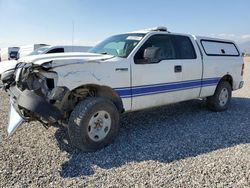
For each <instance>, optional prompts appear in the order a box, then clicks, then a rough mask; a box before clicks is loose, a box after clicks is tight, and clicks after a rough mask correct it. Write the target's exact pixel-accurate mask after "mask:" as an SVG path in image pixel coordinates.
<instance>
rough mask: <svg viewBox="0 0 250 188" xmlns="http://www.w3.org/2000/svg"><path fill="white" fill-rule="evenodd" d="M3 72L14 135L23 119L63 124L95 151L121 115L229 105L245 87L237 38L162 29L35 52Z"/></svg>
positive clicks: (220, 108)
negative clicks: (83, 48) (85, 47)
mask: <svg viewBox="0 0 250 188" xmlns="http://www.w3.org/2000/svg"><path fill="white" fill-rule="evenodd" d="M0 70H1V67H0ZM3 70H5V71H4V72H2V73H1V72H0V74H1V80H2V82H3V84H4V89H5V90H6V91H7V92H8V93H9V94H10V98H11V113H10V114H11V117H10V122H9V126H8V133H9V134H10V135H11V134H13V133H14V131H15V130H16V129H17V128H18V127H19V126H20V125H21V124H22V123H23V122H24V121H32V120H39V121H41V122H43V123H44V124H45V125H53V124H55V123H57V124H66V125H67V126H68V134H69V137H70V139H71V142H72V144H73V145H74V146H76V147H78V148H80V149H82V150H84V151H95V150H97V149H100V148H102V147H105V146H106V145H108V144H109V143H111V142H112V141H113V140H114V138H115V135H117V132H118V129H119V115H120V113H123V112H128V111H135V110H142V109H145V108H151V107H156V106H161V105H166V104H171V103H176V102H180V101H186V100H191V99H196V98H207V104H208V107H209V108H210V109H211V110H213V111H223V110H226V109H227V108H228V107H229V104H230V99H231V95H232V91H234V90H237V89H240V88H241V87H243V81H242V79H243V71H244V63H243V59H242V57H241V55H240V52H239V49H238V47H237V46H236V44H235V43H234V42H233V41H228V40H223V39H215V38H208V37H196V36H193V35H187V34H177V33H171V32H169V31H167V29H166V28H165V27H157V28H152V29H147V30H142V31H135V32H130V33H125V34H119V35H115V36H112V37H110V38H108V39H106V40H104V41H103V42H101V43H99V44H98V45H96V46H95V47H93V48H92V49H90V50H89V52H88V53H63V54H45V55H37V56H35V55H34V56H30V57H29V58H25V59H24V60H23V61H19V63H18V65H17V66H15V67H13V68H12V69H9V70H6V69H3Z"/></svg>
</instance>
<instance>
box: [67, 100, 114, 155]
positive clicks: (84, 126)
mask: <svg viewBox="0 0 250 188" xmlns="http://www.w3.org/2000/svg"><path fill="white" fill-rule="evenodd" d="M118 130H119V112H118V110H117V108H116V106H115V105H114V104H113V103H112V102H111V101H110V100H108V99H104V98H96V97H91V98H87V99H85V100H84V101H81V102H80V103H79V104H78V105H77V106H76V107H75V109H74V110H73V112H72V113H71V115H70V118H69V125H68V134H69V138H70V140H71V143H72V144H73V145H74V146H76V147H77V148H79V149H81V150H83V151H96V150H98V149H101V148H103V147H105V146H107V145H108V144H110V143H111V142H112V141H113V140H114V138H115V137H116V135H117V134H118Z"/></svg>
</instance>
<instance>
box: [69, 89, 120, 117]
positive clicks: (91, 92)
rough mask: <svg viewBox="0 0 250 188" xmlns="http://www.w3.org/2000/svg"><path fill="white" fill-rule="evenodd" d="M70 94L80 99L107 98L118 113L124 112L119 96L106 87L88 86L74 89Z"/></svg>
mask: <svg viewBox="0 0 250 188" xmlns="http://www.w3.org/2000/svg"><path fill="white" fill-rule="evenodd" d="M72 93H74V94H76V95H78V97H80V98H81V99H84V98H85V97H89V96H90V97H91V96H92V97H103V98H107V99H109V100H110V101H112V102H113V103H114V104H115V106H116V107H117V109H118V111H119V112H120V113H122V112H123V111H124V108H123V103H122V100H121V98H120V96H119V95H118V94H117V93H116V92H115V91H114V90H113V89H112V88H110V87H108V86H100V85H93V84H89V85H84V86H80V87H77V88H75V89H74V90H72Z"/></svg>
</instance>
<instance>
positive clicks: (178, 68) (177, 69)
mask: <svg viewBox="0 0 250 188" xmlns="http://www.w3.org/2000/svg"><path fill="white" fill-rule="evenodd" d="M174 72H182V66H181V65H175V66H174Z"/></svg>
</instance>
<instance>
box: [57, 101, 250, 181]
mask: <svg viewBox="0 0 250 188" xmlns="http://www.w3.org/2000/svg"><path fill="white" fill-rule="evenodd" d="M249 112H250V99H248V98H233V99H232V102H231V107H230V109H228V110H227V111H225V112H220V113H216V112H211V111H209V110H207V108H206V104H205V102H204V101H199V100H194V101H188V102H182V103H178V104H174V105H169V106H165V107H160V108H154V109H149V110H144V111H139V112H134V113H128V114H125V115H123V116H122V118H121V129H120V134H119V135H118V138H117V139H116V141H115V143H113V144H111V145H110V146H108V147H106V148H104V149H102V150H100V151H97V152H94V153H84V152H81V151H79V150H77V149H75V148H73V147H72V146H70V145H69V144H68V142H65V140H66V141H67V140H68V137H67V130H66V128H60V129H58V130H57V132H56V134H55V136H56V139H57V141H58V145H59V147H60V149H61V150H63V151H66V152H68V153H69V154H70V158H69V160H68V161H66V162H64V163H63V164H62V168H61V172H60V174H61V176H62V177H77V176H87V175H91V174H93V173H94V170H93V167H97V168H103V169H110V168H114V167H121V166H122V165H125V164H127V163H130V162H133V163H139V162H142V161H149V160H153V161H158V162H163V163H169V162H172V161H176V160H180V159H185V158H188V157H193V156H197V155H201V154H205V153H208V152H212V151H215V150H218V149H224V148H229V147H233V146H236V145H239V144H245V143H250V122H249Z"/></svg>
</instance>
